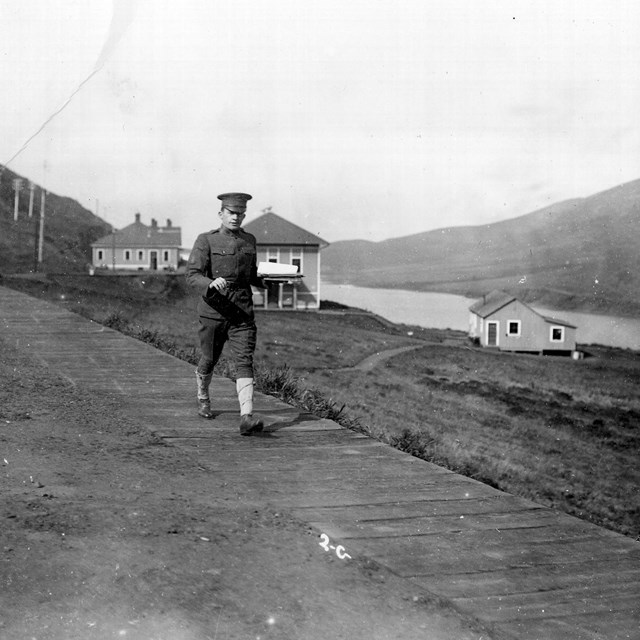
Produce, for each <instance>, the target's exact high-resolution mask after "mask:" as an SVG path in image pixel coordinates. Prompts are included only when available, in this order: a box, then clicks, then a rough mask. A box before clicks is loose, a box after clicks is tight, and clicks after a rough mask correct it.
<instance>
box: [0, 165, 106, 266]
mask: <svg viewBox="0 0 640 640" xmlns="http://www.w3.org/2000/svg"><path fill="white" fill-rule="evenodd" d="M0 169H2V167H0ZM14 178H23V176H19V175H17V174H15V173H13V172H12V171H10V170H9V169H6V168H5V169H4V171H2V172H0V273H28V272H29V271H33V270H34V268H35V255H36V245H37V238H38V223H39V217H40V196H41V192H42V191H41V188H40V187H39V186H38V185H36V189H35V193H34V204H33V216H32V217H31V218H29V217H28V211H29V188H28V179H26V178H23V191H22V192H21V193H20V206H19V216H18V222H14V219H13V218H14V191H13V180H14ZM109 231H111V226H110V225H109V224H107V223H106V222H105V221H104V220H102V219H100V218H99V217H98V216H96V215H94V214H93V213H91V211H89V210H87V209H85V208H84V207H82V206H81V205H80V204H78V203H77V202H76V201H75V200H72V199H71V198H65V197H61V196H58V195H56V194H54V193H47V195H46V200H45V226H44V245H43V263H42V265H41V266H40V267H39V270H42V271H47V272H54V273H74V272H86V270H87V264H88V263H89V262H90V261H91V250H90V245H91V243H92V242H93V241H94V240H96V239H98V238H99V237H101V236H103V235H105V234H107V233H108V232H109Z"/></svg>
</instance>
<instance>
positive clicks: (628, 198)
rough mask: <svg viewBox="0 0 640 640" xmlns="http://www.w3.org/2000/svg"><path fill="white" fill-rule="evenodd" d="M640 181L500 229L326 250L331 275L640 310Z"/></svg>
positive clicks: (570, 305) (358, 281) (365, 282)
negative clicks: (495, 292) (501, 290)
mask: <svg viewBox="0 0 640 640" xmlns="http://www.w3.org/2000/svg"><path fill="white" fill-rule="evenodd" d="M639 228H640V180H635V181H633V182H629V183H626V184H623V185H620V186H618V187H615V188H613V189H609V190H607V191H604V192H601V193H598V194H595V195H592V196H590V197H586V198H579V199H574V200H567V201H564V202H559V203H556V204H553V205H551V206H549V207H546V208H544V209H541V210H539V211H534V212H533V213H529V214H526V215H523V216H520V217H517V218H513V219H510V220H505V221H501V222H498V223H495V224H490V225H482V226H469V227H447V228H442V229H438V230H435V231H429V232H426V233H420V234H416V235H411V236H406V237H402V238H393V239H390V240H384V241H382V242H366V241H362V240H353V241H350V240H347V241H340V242H335V243H333V244H331V245H330V246H329V247H327V248H326V249H324V250H323V253H322V263H323V265H322V267H323V277H324V278H326V279H327V280H329V281H331V282H337V283H350V284H354V285H359V286H367V287H384V288H392V287H393V288H401V289H408V290H414V291H439V292H446V293H457V294H460V295H467V296H471V297H477V296H480V295H482V294H484V293H486V292H487V291H489V290H491V289H495V288H500V289H504V290H506V291H508V292H510V293H512V294H514V295H518V296H519V297H520V298H521V299H523V300H525V301H527V302H535V303H537V304H542V305H547V306H553V307H556V308H563V309H581V310H585V311H586V310H589V311H594V312H600V313H616V314H620V315H634V314H635V315H637V314H638V313H640V233H638V229H639Z"/></svg>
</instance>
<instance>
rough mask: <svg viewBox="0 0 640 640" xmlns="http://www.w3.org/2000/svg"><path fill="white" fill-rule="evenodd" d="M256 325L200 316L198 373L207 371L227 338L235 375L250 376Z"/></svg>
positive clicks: (210, 369)
mask: <svg viewBox="0 0 640 640" xmlns="http://www.w3.org/2000/svg"><path fill="white" fill-rule="evenodd" d="M256 334H257V329H256V325H255V324H253V323H243V324H232V323H230V322H229V321H227V320H217V319H214V318H205V317H203V316H200V328H199V329H198V337H199V339H200V353H201V355H200V360H199V361H198V373H201V374H202V375H208V374H209V373H211V372H212V371H213V368H214V367H215V366H216V363H217V362H218V360H219V359H220V354H221V353H222V348H223V347H224V345H225V344H226V343H227V342H228V343H229V349H230V350H231V355H232V358H233V362H234V363H235V365H236V376H237V377H238V378H253V352H254V351H255V349H256Z"/></svg>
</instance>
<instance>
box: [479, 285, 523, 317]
mask: <svg viewBox="0 0 640 640" xmlns="http://www.w3.org/2000/svg"><path fill="white" fill-rule="evenodd" d="M514 300H517V298H516V297H515V296H512V295H510V294H508V293H506V292H504V291H500V290H499V289H494V290H493V291H492V292H491V293H488V294H487V295H486V296H482V298H481V299H480V300H478V301H477V302H474V303H473V304H472V305H471V306H470V307H469V311H471V312H472V313H475V314H476V315H478V316H480V317H481V318H486V317H487V316H490V315H491V314H493V313H495V312H496V311H499V310H500V309H502V307H506V306H507V305H508V304H509V303H510V302H513V301H514Z"/></svg>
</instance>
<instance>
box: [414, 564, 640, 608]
mask: <svg viewBox="0 0 640 640" xmlns="http://www.w3.org/2000/svg"><path fill="white" fill-rule="evenodd" d="M639 579H640V567H638V566H633V565H632V566H631V567H630V566H629V563H628V561H627V560H626V559H621V558H618V559H608V560H604V561H603V560H598V561H593V560H589V561H583V562H574V563H571V564H570V565H564V564H563V565H548V564H547V565H536V566H530V567H512V568H506V569H499V570H497V571H479V572H475V573H469V572H465V573H459V574H448V575H434V574H430V575H427V576H417V577H415V578H411V581H412V582H413V583H415V584H417V585H420V586H421V587H424V588H427V589H429V590H435V591H436V592H437V593H438V594H439V595H442V596H445V597H447V598H455V597H469V596H470V595H473V594H482V595H483V596H485V597H486V596H497V595H506V594H516V593H530V592H532V591H550V590H554V589H565V588H570V587H577V586H580V585H587V584H591V583H593V582H599V583H602V584H611V583H614V584H629V583H631V582H637V581H638V580H639Z"/></svg>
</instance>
